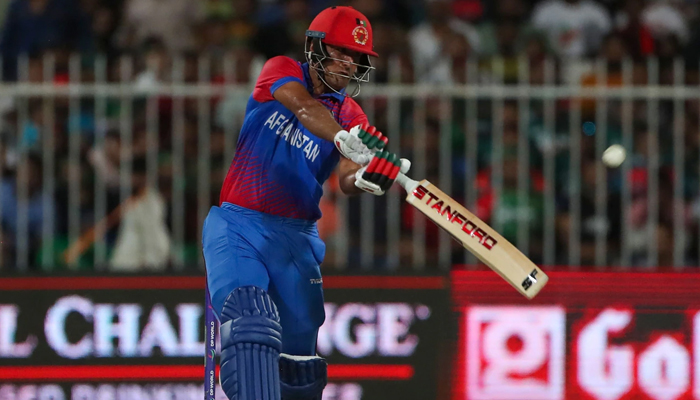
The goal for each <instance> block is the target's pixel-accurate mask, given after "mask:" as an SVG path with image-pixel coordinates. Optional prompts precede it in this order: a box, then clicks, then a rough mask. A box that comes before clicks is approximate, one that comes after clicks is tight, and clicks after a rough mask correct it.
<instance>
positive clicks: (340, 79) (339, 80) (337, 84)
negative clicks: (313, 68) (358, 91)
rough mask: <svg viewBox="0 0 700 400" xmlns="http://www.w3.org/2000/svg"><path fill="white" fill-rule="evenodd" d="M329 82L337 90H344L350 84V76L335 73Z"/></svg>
mask: <svg viewBox="0 0 700 400" xmlns="http://www.w3.org/2000/svg"><path fill="white" fill-rule="evenodd" d="M328 84H329V85H330V86H331V87H332V88H333V89H335V90H343V89H345V88H346V87H348V85H349V84H350V78H346V77H344V76H340V75H333V78H332V79H330V80H329V82H328Z"/></svg>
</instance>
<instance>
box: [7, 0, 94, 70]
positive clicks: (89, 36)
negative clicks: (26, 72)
mask: <svg viewBox="0 0 700 400" xmlns="http://www.w3.org/2000/svg"><path fill="white" fill-rule="evenodd" d="M49 48H53V49H56V48H67V49H71V50H78V51H81V52H89V51H91V50H92V49H93V32H92V26H91V23H90V19H89V16H88V15H87V14H85V13H84V12H83V10H82V8H81V7H80V4H79V3H78V0H14V1H13V2H12V3H11V4H10V8H9V10H8V12H7V20H6V22H5V25H4V26H3V31H2V39H0V54H1V55H2V59H3V73H4V79H9V80H14V79H17V74H18V70H17V61H18V57H19V56H20V55H36V54H41V53H42V52H43V51H44V50H46V49H49Z"/></svg>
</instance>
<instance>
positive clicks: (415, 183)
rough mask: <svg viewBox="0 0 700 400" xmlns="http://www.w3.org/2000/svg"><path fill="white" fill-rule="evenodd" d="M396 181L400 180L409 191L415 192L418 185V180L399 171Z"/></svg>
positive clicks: (400, 183)
mask: <svg viewBox="0 0 700 400" xmlns="http://www.w3.org/2000/svg"><path fill="white" fill-rule="evenodd" d="M396 182H398V183H399V185H401V186H402V187H403V188H404V189H405V190H406V192H408V193H411V192H413V190H415V188H417V187H418V181H414V180H413V179H411V178H409V177H407V176H406V175H404V174H402V173H401V172H399V174H398V175H397V176H396Z"/></svg>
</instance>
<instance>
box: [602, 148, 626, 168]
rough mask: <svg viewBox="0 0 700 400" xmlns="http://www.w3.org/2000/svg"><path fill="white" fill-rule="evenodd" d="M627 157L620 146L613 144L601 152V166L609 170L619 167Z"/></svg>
mask: <svg viewBox="0 0 700 400" xmlns="http://www.w3.org/2000/svg"><path fill="white" fill-rule="evenodd" d="M626 157H627V152H626V151H625V148H624V147H622V145H619V144H614V145H612V146H610V147H608V148H607V149H605V151H604V152H603V164H605V165H606V166H607V167H610V168H617V167H619V166H620V165H621V164H622V163H623V162H624V161H625V158H626Z"/></svg>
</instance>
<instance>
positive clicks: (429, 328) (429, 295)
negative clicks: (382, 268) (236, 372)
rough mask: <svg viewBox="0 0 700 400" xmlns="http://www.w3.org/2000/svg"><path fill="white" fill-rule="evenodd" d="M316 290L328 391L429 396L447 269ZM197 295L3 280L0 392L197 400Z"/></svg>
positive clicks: (143, 286)
mask: <svg viewBox="0 0 700 400" xmlns="http://www.w3.org/2000/svg"><path fill="white" fill-rule="evenodd" d="M324 292H325V293H324V294H325V299H324V300H325V311H326V320H325V323H324V324H323V326H322V327H321V329H320V331H319V335H318V349H317V352H318V354H319V355H320V356H322V357H324V358H326V359H327V360H328V363H329V367H328V378H329V383H328V386H327V387H326V389H325V391H324V399H325V400H393V399H407V398H411V397H413V396H415V398H419V399H425V400H429V399H435V398H437V396H436V392H437V391H438V380H439V378H441V377H443V376H447V375H449V374H448V373H447V372H446V371H442V370H441V367H442V366H445V369H447V365H448V363H447V362H445V360H446V359H449V354H447V350H448V349H447V344H446V343H448V342H447V341H446V340H445V338H446V337H447V336H448V330H447V327H446V326H447V325H448V323H449V321H448V319H449V317H450V314H449V310H450V306H449V281H448V278H447V277H444V276H403V277H394V276H391V277H387V276H326V277H324ZM203 303H204V278H203V277H201V276H190V277H187V276H180V277H172V276H171V277H160V276H157V277H153V276H150V277H148V276H89V277H88V276H84V277H31V278H29V277H27V278H9V277H8V278H0V400H162V399H169V400H201V399H202V398H203V396H204V336H205V335H204V332H205V324H204V304H203ZM217 347H219V348H220V345H217ZM219 391H220V389H219ZM216 398H217V399H218V400H222V399H225V398H226V396H225V395H223V393H217V395H216Z"/></svg>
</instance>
